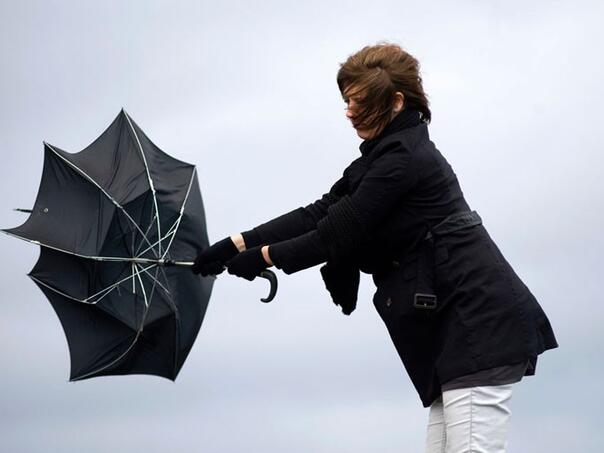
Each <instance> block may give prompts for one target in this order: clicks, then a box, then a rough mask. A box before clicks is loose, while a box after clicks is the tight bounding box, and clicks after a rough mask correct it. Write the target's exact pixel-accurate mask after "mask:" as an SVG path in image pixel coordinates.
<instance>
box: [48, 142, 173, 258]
mask: <svg viewBox="0 0 604 453" xmlns="http://www.w3.org/2000/svg"><path fill="white" fill-rule="evenodd" d="M44 144H45V145H46V146H48V148H49V149H50V150H51V151H52V152H53V153H55V155H57V156H58V157H59V158H60V159H61V160H63V161H64V162H65V163H67V165H69V166H70V167H72V168H74V169H75V170H76V171H77V172H78V173H80V174H81V175H82V176H84V178H86V179H87V180H88V181H90V182H91V183H92V184H94V185H95V186H96V187H97V188H98V189H99V190H100V191H101V192H103V193H104V194H105V196H106V197H107V198H109V200H111V202H112V203H113V204H114V205H115V206H116V207H117V208H118V209H120V210H121V211H122V212H123V213H124V215H125V216H126V218H127V219H128V220H130V222H132V224H133V225H134V227H135V228H136V229H137V230H138V232H139V233H140V234H142V235H143V237H144V238H145V240H146V241H147V243H148V244H149V245H150V244H151V243H150V241H149V239H148V238H147V236H146V235H145V233H143V231H142V230H141V228H140V226H139V225H138V224H137V223H136V221H135V220H134V219H133V218H132V217H131V216H130V214H128V212H127V211H126V210H125V209H124V207H123V206H122V205H121V204H120V203H119V202H118V201H117V200H115V199H114V198H113V197H112V196H111V195H109V193H108V192H107V191H106V190H105V189H103V188H102V187H101V185H100V184H99V183H97V182H96V181H95V180H94V179H93V178H92V177H91V176H89V175H88V174H87V173H86V172H85V171H84V170H82V169H81V168H80V167H78V166H77V165H75V164H74V163H73V162H70V161H69V160H68V159H66V158H65V157H63V156H61V154H59V152H58V151H57V150H56V149H54V148H53V147H52V145H50V144H48V143H46V142H44ZM152 191H153V199H154V200H155V192H154V191H155V189H153V188H152ZM155 210H156V211H157V202H156V205H155ZM153 252H154V254H155V256H156V257H158V256H159V255H161V247H160V250H159V254H158V253H155V250H153Z"/></svg>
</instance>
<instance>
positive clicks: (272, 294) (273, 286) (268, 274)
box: [260, 269, 277, 303]
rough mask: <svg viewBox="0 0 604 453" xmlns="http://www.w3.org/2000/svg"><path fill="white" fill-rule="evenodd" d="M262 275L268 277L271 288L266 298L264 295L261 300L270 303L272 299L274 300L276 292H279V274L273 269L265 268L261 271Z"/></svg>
mask: <svg viewBox="0 0 604 453" xmlns="http://www.w3.org/2000/svg"><path fill="white" fill-rule="evenodd" d="M260 277H262V278H266V279H267V280H268V281H269V282H270V284H271V289H270V291H269V293H268V296H267V297H266V298H264V297H261V298H260V300H261V301H262V302H265V303H268V302H270V301H271V300H273V299H274V298H275V294H277V276H276V275H275V273H274V272H273V271H270V270H268V269H265V270H263V271H262V272H260Z"/></svg>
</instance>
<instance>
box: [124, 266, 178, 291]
mask: <svg viewBox="0 0 604 453" xmlns="http://www.w3.org/2000/svg"><path fill="white" fill-rule="evenodd" d="M152 267H156V266H155V265H153V266H149V267H148V268H146V269H141V270H142V271H143V272H144V273H145V274H147V276H148V277H149V278H151V279H153V280H154V281H155V283H157V284H158V285H159V286H161V288H162V289H163V290H164V291H165V292H167V293H168V294H170V290H169V289H168V288H166V287H165V286H164V285H162V284H161V283H160V282H159V280H157V279H156V278H155V277H154V276H153V275H151V273H150V272H149V271H148V270H147V269H150V268H152ZM128 278H131V277H128Z"/></svg>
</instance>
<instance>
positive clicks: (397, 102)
mask: <svg viewBox="0 0 604 453" xmlns="http://www.w3.org/2000/svg"><path fill="white" fill-rule="evenodd" d="M404 105H405V95H404V94H403V93H401V92H400V91H397V92H396V93H394V112H395V113H399V112H400V111H401V110H403V106H404Z"/></svg>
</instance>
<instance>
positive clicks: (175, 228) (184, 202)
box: [161, 167, 197, 259]
mask: <svg viewBox="0 0 604 453" xmlns="http://www.w3.org/2000/svg"><path fill="white" fill-rule="evenodd" d="M196 172H197V167H193V171H192V172H191V179H190V180H189V187H188V188H187V194H186V195H185V199H184V200H183V201H182V206H181V207H180V214H179V215H178V219H176V222H174V225H172V227H170V231H171V230H172V228H174V234H172V238H170V242H168V246H167V247H166V250H165V251H164V253H163V255H162V256H161V257H162V259H164V258H165V257H166V255H167V254H168V251H169V250H170V247H171V246H172V242H173V241H174V238H175V237H176V232H177V231H178V227H179V226H180V220H181V219H182V216H183V214H184V212H185V205H186V204H187V199H188V198H189V193H190V192H191V186H192V185H193V179H194V178H195V173H196ZM166 237H167V235H166Z"/></svg>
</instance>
